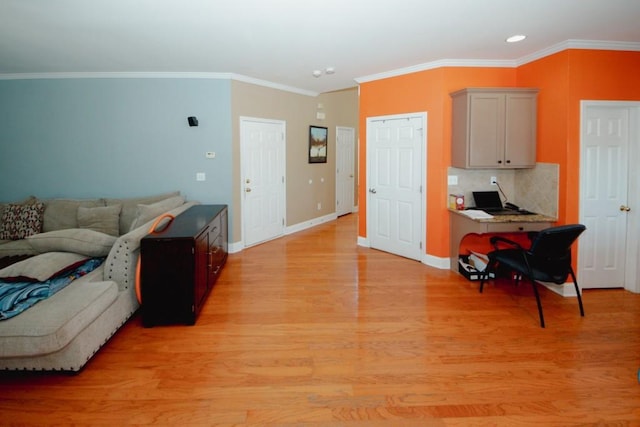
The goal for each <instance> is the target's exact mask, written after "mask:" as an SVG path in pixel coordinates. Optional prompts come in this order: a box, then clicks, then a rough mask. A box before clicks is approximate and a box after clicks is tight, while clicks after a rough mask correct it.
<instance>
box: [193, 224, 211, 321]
mask: <svg viewBox="0 0 640 427" xmlns="http://www.w3.org/2000/svg"><path fill="white" fill-rule="evenodd" d="M195 244H196V247H195V254H194V257H195V271H194V275H195V280H194V283H193V287H194V289H193V292H194V307H193V312H194V322H195V314H196V313H198V312H199V311H200V306H201V305H202V303H204V297H205V296H206V295H207V291H208V288H209V281H208V277H207V276H208V274H207V272H208V264H209V233H208V232H204V233H202V234H200V235H199V236H198V237H196V241H195Z"/></svg>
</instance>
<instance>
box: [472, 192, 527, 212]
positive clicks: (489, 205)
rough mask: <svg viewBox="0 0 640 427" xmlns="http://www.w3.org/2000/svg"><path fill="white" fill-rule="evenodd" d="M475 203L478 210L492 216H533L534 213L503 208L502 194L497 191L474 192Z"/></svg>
mask: <svg viewBox="0 0 640 427" xmlns="http://www.w3.org/2000/svg"><path fill="white" fill-rule="evenodd" d="M473 201H474V202H475V204H476V209H480V210H483V211H485V212H486V213H488V214H491V215H532V214H533V212H529V211H526V210H520V209H507V208H505V207H504V206H502V200H501V199H500V194H498V192H497V191H474V192H473Z"/></svg>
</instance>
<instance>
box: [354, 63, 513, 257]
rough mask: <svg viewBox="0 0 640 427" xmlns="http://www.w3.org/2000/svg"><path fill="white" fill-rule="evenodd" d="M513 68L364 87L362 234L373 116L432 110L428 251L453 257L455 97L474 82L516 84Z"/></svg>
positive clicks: (427, 75)
mask: <svg viewBox="0 0 640 427" xmlns="http://www.w3.org/2000/svg"><path fill="white" fill-rule="evenodd" d="M515 82H516V71H515V69H513V68H468V67H460V68H457V67H452V68H438V69H435V70H428V71H423V72H419V73H412V74H407V75H403V76H398V77H392V78H388V79H383V80H377V81H373V82H368V83H362V84H361V85H360V157H359V162H360V168H359V171H360V175H359V182H360V183H361V185H360V192H359V194H358V206H359V209H358V214H359V223H358V235H359V236H362V237H365V236H366V235H367V222H366V221H367V212H366V211H367V209H366V207H367V187H366V182H367V170H366V159H367V153H366V147H367V142H366V139H367V132H366V130H367V117H376V116H384V115H392V114H402V113H416V112H422V111H426V112H427V150H426V151H427V212H426V214H427V239H426V253H428V254H432V255H435V256H440V257H447V256H448V253H449V216H448V215H449V213H448V211H447V209H446V199H447V168H448V167H449V166H450V164H451V98H450V97H449V93H451V92H454V91H456V90H458V89H462V88H464V87H468V86H514V85H515Z"/></svg>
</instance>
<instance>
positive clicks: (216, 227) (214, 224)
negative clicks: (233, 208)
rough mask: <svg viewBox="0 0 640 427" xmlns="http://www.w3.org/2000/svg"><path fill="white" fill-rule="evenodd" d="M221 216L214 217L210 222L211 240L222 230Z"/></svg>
mask: <svg viewBox="0 0 640 427" xmlns="http://www.w3.org/2000/svg"><path fill="white" fill-rule="evenodd" d="M220 216H221V215H218V216H216V217H215V218H214V219H213V221H211V222H210V223H209V236H210V237H209V238H210V239H211V240H213V239H215V238H216V237H217V236H219V235H220V230H221V228H220V225H221V223H220Z"/></svg>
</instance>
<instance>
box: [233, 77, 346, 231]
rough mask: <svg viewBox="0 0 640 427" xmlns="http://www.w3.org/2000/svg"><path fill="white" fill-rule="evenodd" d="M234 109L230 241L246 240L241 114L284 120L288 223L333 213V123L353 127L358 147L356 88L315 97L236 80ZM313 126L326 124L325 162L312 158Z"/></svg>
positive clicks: (334, 165)
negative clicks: (320, 114) (311, 160)
mask: <svg viewBox="0 0 640 427" xmlns="http://www.w3.org/2000/svg"><path fill="white" fill-rule="evenodd" d="M319 103H321V104H323V108H322V109H321V110H319V109H318V104H319ZM318 111H321V112H324V113H325V115H326V119H325V120H318V119H316V113H317V112H318ZM231 114H232V138H233V142H232V146H233V148H232V150H233V154H232V158H233V206H234V209H233V220H232V221H231V223H232V224H233V227H232V230H231V236H230V237H231V239H230V240H231V242H239V241H241V240H242V212H241V209H242V205H241V179H242V177H241V176H240V160H241V159H240V117H252V118H260V119H270V120H282V121H285V122H286V129H287V134H286V177H287V185H286V201H287V207H286V225H287V226H292V225H296V224H300V223H303V222H305V221H310V220H313V219H314V218H319V217H323V216H325V215H329V214H331V213H333V212H335V187H336V182H335V169H336V163H335V160H336V158H335V154H336V139H335V137H336V135H335V133H336V132H335V128H336V126H348V127H353V128H355V129H356V147H357V133H358V91H357V88H353V89H349V90H344V91H339V92H332V93H326V94H322V95H320V96H317V97H313V96H306V95H300V94H296V93H292V92H287V91H282V90H278V89H273V88H268V87H263V86H258V85H254V84H250V83H245V82H239V81H235V80H234V81H232V86H231ZM310 125H316V126H324V127H327V128H328V133H329V138H328V152H327V163H321V164H318V163H315V164H309V163H308V156H309V153H308V145H309V142H308V140H309V126H310ZM355 158H356V156H355V155H354V159H355ZM309 180H311V181H312V183H311V184H309ZM322 181H324V182H322ZM354 194H357V193H354ZM318 203H320V204H321V206H322V208H321V209H320V210H318V209H317V205H318Z"/></svg>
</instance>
